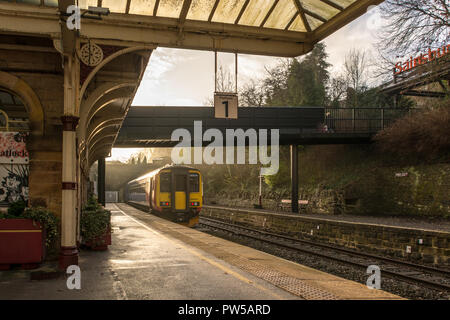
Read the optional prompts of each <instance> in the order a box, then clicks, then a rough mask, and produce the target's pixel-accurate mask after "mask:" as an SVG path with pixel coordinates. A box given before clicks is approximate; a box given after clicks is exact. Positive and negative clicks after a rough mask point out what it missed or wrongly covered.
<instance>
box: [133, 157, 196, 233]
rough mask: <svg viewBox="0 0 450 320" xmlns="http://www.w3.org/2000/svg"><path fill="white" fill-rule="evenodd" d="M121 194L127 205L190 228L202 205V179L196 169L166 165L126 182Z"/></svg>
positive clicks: (194, 222) (194, 223) (193, 224)
mask: <svg viewBox="0 0 450 320" xmlns="http://www.w3.org/2000/svg"><path fill="white" fill-rule="evenodd" d="M125 194H126V201H127V202H128V203H129V204H131V205H134V206H137V207H140V208H145V209H146V210H149V212H151V213H153V214H155V215H158V216H160V217H163V218H165V219H168V220H171V221H174V222H177V223H180V224H183V225H186V226H188V227H193V226H195V225H197V224H198V219H199V213H200V211H201V209H202V206H203V178H202V174H201V173H200V171H199V170H198V169H194V168H189V167H185V166H177V165H167V166H165V167H162V168H160V169H157V170H155V171H152V172H149V173H147V174H146V175H143V176H142V177H139V178H137V179H135V180H133V181H130V182H129V183H128V184H127V187H126V192H125Z"/></svg>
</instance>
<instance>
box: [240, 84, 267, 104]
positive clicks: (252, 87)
mask: <svg viewBox="0 0 450 320" xmlns="http://www.w3.org/2000/svg"><path fill="white" fill-rule="evenodd" d="M264 102H265V93H264V87H263V86H262V84H261V82H259V81H255V80H252V81H250V83H247V84H245V85H244V87H243V88H242V90H240V91H239V104H240V105H242V106H243V107H262V106H263V105H264Z"/></svg>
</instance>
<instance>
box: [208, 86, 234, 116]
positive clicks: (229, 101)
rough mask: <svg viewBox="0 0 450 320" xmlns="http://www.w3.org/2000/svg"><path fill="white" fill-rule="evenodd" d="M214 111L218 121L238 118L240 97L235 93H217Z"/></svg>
mask: <svg viewBox="0 0 450 320" xmlns="http://www.w3.org/2000/svg"><path fill="white" fill-rule="evenodd" d="M214 109H215V117H216V118H217V119H237V118H238V96H237V94H235V93H217V92H216V93H215V94H214Z"/></svg>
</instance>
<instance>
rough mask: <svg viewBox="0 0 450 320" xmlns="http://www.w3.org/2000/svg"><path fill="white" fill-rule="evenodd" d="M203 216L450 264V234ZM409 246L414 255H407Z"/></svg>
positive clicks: (211, 211) (259, 215) (219, 213)
mask: <svg viewBox="0 0 450 320" xmlns="http://www.w3.org/2000/svg"><path fill="white" fill-rule="evenodd" d="M201 215H202V216H205V217H211V218H214V219H220V220H222V221H225V222H229V223H236V224H240V225H243V226H247V227H252V228H262V229H264V230H265V231H269V232H273V233H279V234H283V235H288V236H291V237H295V238H299V239H308V240H315V241H321V242H325V243H331V244H336V245H339V246H343V247H348V248H351V249H356V250H358V251H364V252H367V253H374V254H383V255H388V256H391V257H397V258H405V259H408V260H412V261H416V262H425V263H434V264H437V265H441V266H442V265H449V264H450V260H449V258H450V233H445V232H434V231H422V230H418V229H409V228H405V229H404V228H400V227H389V226H382V225H373V224H362V223H351V222H340V221H334V220H329V219H324V218H309V217H301V216H292V215H287V214H278V213H266V212H258V211H254V210H247V209H232V208H229V209H228V208H214V207H208V206H206V207H204V209H203V211H202V213H201ZM419 239H422V240H423V243H422V244H419ZM407 246H409V247H410V248H411V253H407V252H406V249H407Z"/></svg>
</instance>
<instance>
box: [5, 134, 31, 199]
mask: <svg viewBox="0 0 450 320" xmlns="http://www.w3.org/2000/svg"><path fill="white" fill-rule="evenodd" d="M26 137H27V134H26V133H20V132H0V205H3V206H4V205H8V204H9V203H12V202H16V201H19V200H23V201H27V200H28V176H29V154H28V151H27V147H26Z"/></svg>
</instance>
